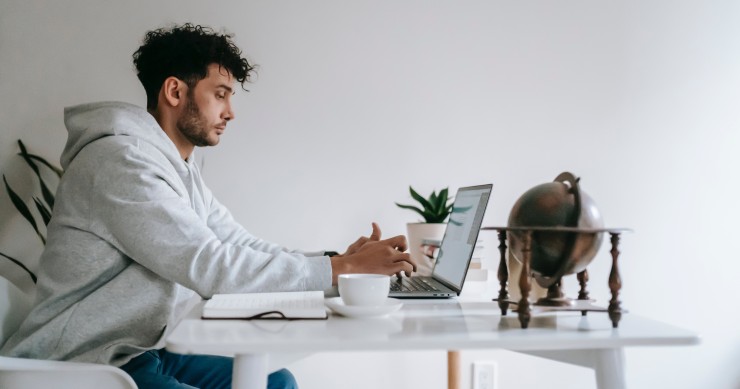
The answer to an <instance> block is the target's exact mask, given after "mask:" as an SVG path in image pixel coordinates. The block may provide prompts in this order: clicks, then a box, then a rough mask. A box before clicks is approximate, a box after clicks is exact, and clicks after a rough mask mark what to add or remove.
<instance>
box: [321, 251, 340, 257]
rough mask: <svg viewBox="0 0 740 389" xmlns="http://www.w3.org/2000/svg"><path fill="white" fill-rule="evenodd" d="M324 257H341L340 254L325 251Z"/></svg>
mask: <svg viewBox="0 0 740 389" xmlns="http://www.w3.org/2000/svg"><path fill="white" fill-rule="evenodd" d="M324 255H325V256H327V257H333V256H335V255H339V253H338V252H336V251H324Z"/></svg>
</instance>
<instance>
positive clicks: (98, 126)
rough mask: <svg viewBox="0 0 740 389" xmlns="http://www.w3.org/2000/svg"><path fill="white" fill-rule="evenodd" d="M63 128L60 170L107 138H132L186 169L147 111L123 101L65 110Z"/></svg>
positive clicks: (160, 128) (180, 167)
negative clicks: (92, 144)
mask: <svg viewBox="0 0 740 389" xmlns="http://www.w3.org/2000/svg"><path fill="white" fill-rule="evenodd" d="M64 125H65V126H66V127H67V131H68V132H69V136H68V137H67V144H66V145H65V146H64V151H62V157H61V160H60V162H61V164H62V169H67V167H68V166H69V164H70V163H72V160H73V159H74V158H75V157H76V156H77V154H79V152H80V151H81V150H82V149H83V148H85V146H87V145H88V144H90V143H92V142H94V141H96V140H98V139H100V138H103V137H106V136H133V137H135V138H137V139H140V140H143V141H145V142H147V143H150V144H152V145H154V146H155V147H156V148H157V149H159V151H161V152H162V154H164V155H165V156H166V157H167V159H169V160H170V162H171V163H172V165H173V166H174V167H175V168H176V169H178V170H180V169H187V166H186V164H185V161H183V160H182V158H180V153H179V152H178V151H177V148H176V147H175V144H174V143H172V141H171V140H170V138H169V137H167V134H165V132H164V130H162V127H160V126H159V124H158V123H157V121H156V120H155V119H154V117H153V116H152V115H151V114H150V113H149V112H147V111H146V109H144V108H142V107H139V106H136V105H133V104H129V103H123V102H116V101H108V102H101V103H91V104H82V105H76V106H73V107H67V108H65V109H64Z"/></svg>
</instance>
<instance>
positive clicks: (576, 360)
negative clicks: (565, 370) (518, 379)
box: [517, 348, 627, 389]
mask: <svg viewBox="0 0 740 389" xmlns="http://www.w3.org/2000/svg"><path fill="white" fill-rule="evenodd" d="M517 352H520V353H523V354H529V355H534V356H537V357H540V358H546V359H551V360H553V361H558V362H564V363H570V364H572V365H576V366H583V367H588V368H591V369H594V373H595V375H596V387H597V388H598V389H625V388H626V387H627V384H626V383H625V379H624V353H623V351H622V349H621V348H605V349H593V350H537V351H517Z"/></svg>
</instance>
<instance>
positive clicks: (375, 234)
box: [370, 222, 380, 240]
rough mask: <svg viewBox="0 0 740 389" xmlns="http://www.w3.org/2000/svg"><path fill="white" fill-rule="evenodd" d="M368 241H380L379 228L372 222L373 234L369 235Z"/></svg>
mask: <svg viewBox="0 0 740 389" xmlns="http://www.w3.org/2000/svg"><path fill="white" fill-rule="evenodd" d="M370 240H380V227H379V226H378V223H375V222H373V233H372V234H370Z"/></svg>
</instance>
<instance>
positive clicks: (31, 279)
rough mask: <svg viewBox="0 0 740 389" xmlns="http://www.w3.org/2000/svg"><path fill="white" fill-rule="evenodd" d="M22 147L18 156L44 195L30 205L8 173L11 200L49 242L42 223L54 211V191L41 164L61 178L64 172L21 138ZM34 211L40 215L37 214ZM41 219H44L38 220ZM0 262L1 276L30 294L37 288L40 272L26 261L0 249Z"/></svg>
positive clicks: (38, 234)
mask: <svg viewBox="0 0 740 389" xmlns="http://www.w3.org/2000/svg"><path fill="white" fill-rule="evenodd" d="M18 146H19V148H20V152H19V153H18V155H19V156H21V157H22V158H23V160H24V161H25V162H26V164H27V165H28V167H30V168H31V170H33V172H34V173H35V175H36V177H37V178H38V182H39V187H40V189H41V196H40V197H39V196H32V198H33V206H30V207H29V206H28V204H26V201H25V200H23V198H21V196H20V195H19V194H18V193H17V192H16V191H15V190H13V188H11V186H10V184H9V183H8V180H7V178H6V177H5V175H4V174H3V184H4V186H5V191H6V192H7V194H8V197H9V198H10V201H11V202H12V203H13V206H15V209H16V210H17V211H18V212H19V213H20V214H21V215H22V216H23V218H24V219H25V220H26V221H27V222H28V224H29V225H30V226H31V228H33V230H34V232H35V233H36V235H37V236H38V237H39V239H40V240H41V243H42V244H46V236H45V235H44V233H43V228H42V227H41V223H43V225H44V226H46V225H48V224H49V220H50V219H51V212H52V209H53V208H54V193H53V191H52V189H50V188H49V186H48V185H47V183H46V181H44V179H43V178H42V174H41V171H40V167H41V166H43V167H46V168H48V169H49V170H51V171H52V172H54V174H55V175H56V176H57V178H61V177H62V174H63V172H62V169H60V168H58V167H56V166H54V165H52V164H50V163H49V162H48V161H47V160H46V159H44V158H42V157H39V156H38V155H35V154H31V153H29V152H28V150H27V149H26V146H25V145H24V144H23V142H21V141H20V140H18ZM34 211H35V213H36V214H37V215H38V216H35V215H34ZM38 218H40V220H37V219H38ZM0 261H2V263H1V265H2V266H0V277H4V278H6V279H7V280H8V281H10V282H12V283H13V284H14V285H15V286H17V287H18V289H20V290H21V291H24V292H26V293H29V292H30V291H31V290H32V289H33V287H34V285H35V284H36V275H35V274H34V272H33V271H32V270H31V269H29V268H28V267H27V266H26V265H25V264H24V263H23V261H20V260H18V259H16V258H13V257H12V256H10V255H8V254H6V253H3V252H0Z"/></svg>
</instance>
